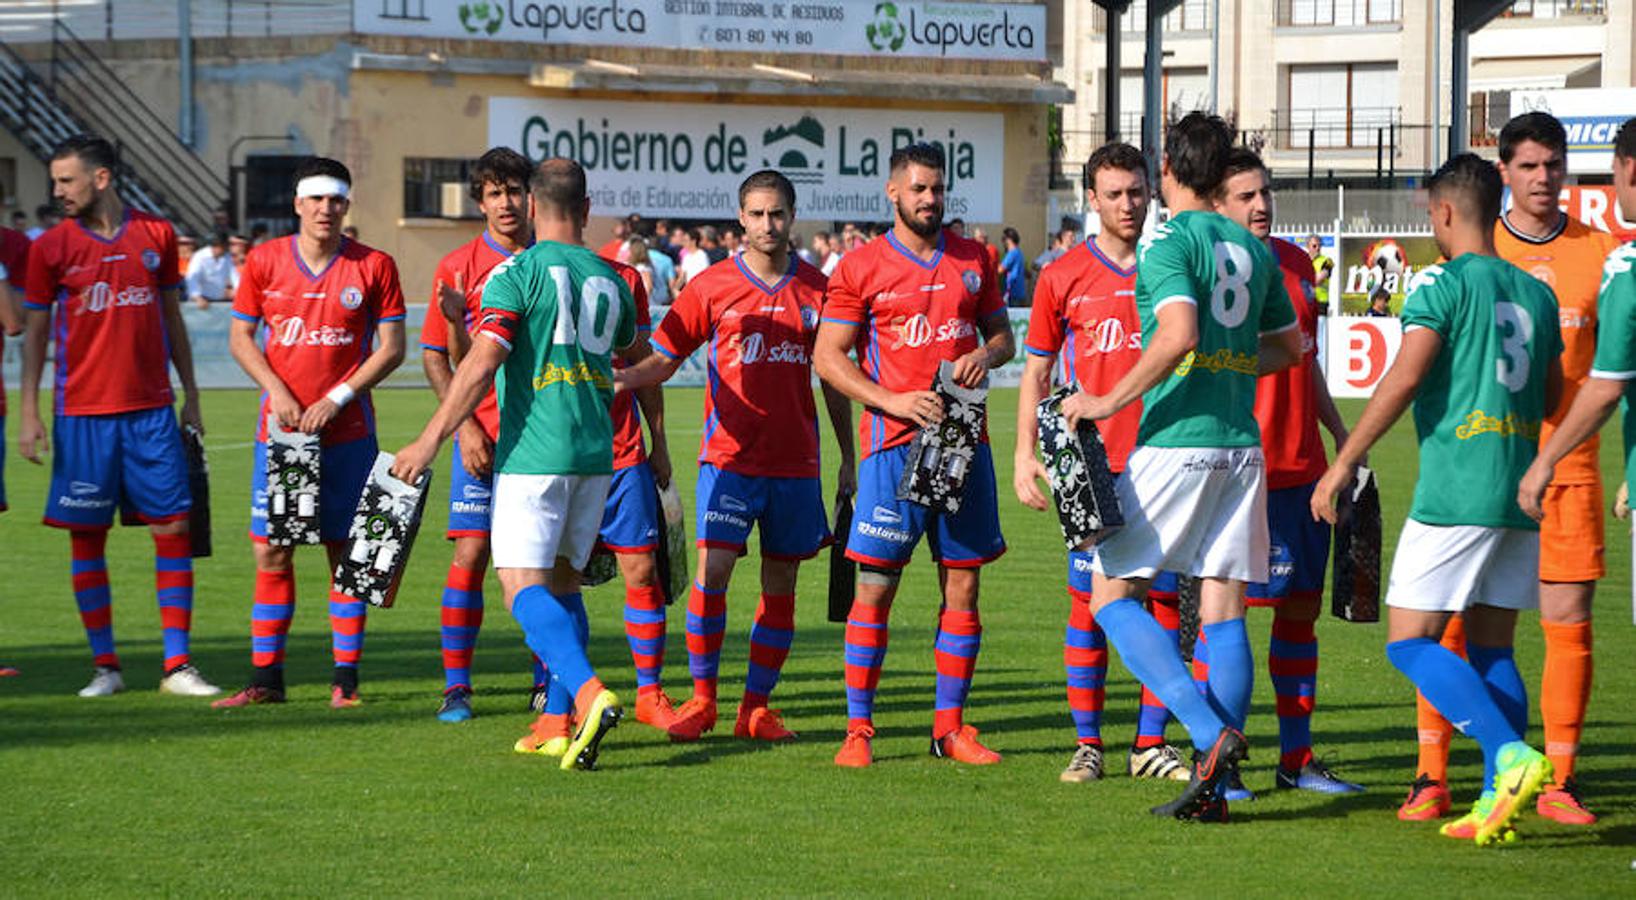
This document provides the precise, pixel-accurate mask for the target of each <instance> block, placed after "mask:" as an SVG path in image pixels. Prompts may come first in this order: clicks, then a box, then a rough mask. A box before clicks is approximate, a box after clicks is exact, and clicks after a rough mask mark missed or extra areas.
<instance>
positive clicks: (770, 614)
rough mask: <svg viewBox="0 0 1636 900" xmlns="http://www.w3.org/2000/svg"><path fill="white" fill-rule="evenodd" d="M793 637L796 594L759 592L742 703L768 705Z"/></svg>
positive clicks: (788, 653)
mask: <svg viewBox="0 0 1636 900" xmlns="http://www.w3.org/2000/svg"><path fill="white" fill-rule="evenodd" d="M794 640H795V595H794V594H779V595H774V594H762V595H761V605H760V606H757V607H756V617H755V622H754V624H752V625H751V626H750V669H749V671H748V672H746V673H745V676H744V706H745V707H746V708H752V709H753V708H755V707H758V706H766V705H767V697H768V695H770V694H772V692H773V688H775V687H777V686H778V676H779V674H780V673H781V672H783V671H784V660H786V659H788V658H789V655H790V643H791V642H792V641H794Z"/></svg>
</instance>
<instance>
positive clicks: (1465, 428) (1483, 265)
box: [1403, 253, 1562, 531]
mask: <svg viewBox="0 0 1636 900" xmlns="http://www.w3.org/2000/svg"><path fill="white" fill-rule="evenodd" d="M1417 328H1429V329H1431V330H1432V331H1435V332H1437V334H1438V335H1439V336H1440V337H1442V339H1443V349H1442V351H1441V352H1439V353H1438V354H1437V359H1436V361H1434V362H1433V363H1432V366H1431V369H1430V370H1429V371H1427V372H1426V377H1425V379H1424V380H1423V381H1421V383H1420V390H1419V392H1418V393H1416V394H1415V398H1414V428H1415V433H1416V435H1417V436H1418V437H1419V439H1420V478H1419V480H1418V481H1417V482H1416V483H1415V487H1414V503H1413V504H1412V505H1411V506H1410V507H1409V518H1411V519H1414V520H1415V521H1416V522H1421V523H1424V524H1426V525H1482V526H1486V527H1489V528H1521V529H1528V530H1535V531H1537V530H1538V529H1539V525H1538V523H1536V522H1535V521H1534V520H1533V519H1530V518H1528V516H1526V515H1524V514H1523V511H1522V507H1520V506H1518V505H1517V483H1518V482H1520V481H1521V480H1522V475H1523V473H1524V472H1526V471H1527V470H1528V465H1529V464H1530V463H1532V462H1533V461H1534V454H1535V451H1536V448H1537V446H1538V444H1539V427H1540V423H1541V422H1543V421H1544V420H1545V414H1546V413H1547V412H1548V410H1547V409H1546V408H1545V384H1546V377H1547V374H1548V372H1549V370H1550V367H1551V365H1552V363H1553V362H1554V361H1555V360H1556V358H1557V357H1558V356H1559V355H1560V354H1561V353H1562V329H1561V323H1560V321H1559V320H1558V318H1557V305H1556V296H1555V295H1554V294H1552V293H1551V289H1550V288H1548V287H1546V286H1545V285H1543V284H1541V283H1540V282H1539V281H1538V280H1536V279H1535V278H1534V277H1533V276H1531V275H1529V274H1528V273H1527V272H1524V271H1523V270H1521V269H1519V268H1517V267H1516V266H1513V265H1511V264H1510V263H1508V262H1506V261H1505V260H1503V259H1500V258H1498V257H1494V256H1480V255H1478V254H1474V253H1466V254H1463V255H1461V256H1460V257H1458V258H1456V259H1454V260H1453V261H1451V262H1446V263H1443V264H1441V265H1436V266H1427V267H1426V268H1424V269H1421V270H1420V272H1419V273H1418V274H1417V275H1416V276H1415V278H1414V281H1413V283H1412V284H1411V285H1410V287H1409V295H1408V297H1407V298H1406V299H1405V300H1404V301H1403V331H1404V333H1405V336H1407V334H1408V333H1409V332H1412V331H1414V330H1415V329H1417Z"/></svg>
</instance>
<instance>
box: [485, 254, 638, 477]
mask: <svg viewBox="0 0 1636 900" xmlns="http://www.w3.org/2000/svg"><path fill="white" fill-rule="evenodd" d="M483 309H484V310H485V311H486V310H499V311H501V312H506V313H511V314H513V315H515V316H516V317H518V319H519V321H518V322H517V323H516V325H515V327H514V328H513V329H512V330H511V334H512V338H511V355H510V356H508V357H507V358H506V361H505V363H504V365H502V366H501V367H500V370H499V372H497V373H496V374H495V376H494V389H495V393H496V396H497V397H498V399H499V403H500V439H499V441H498V442H497V443H496V445H495V450H494V471H496V472H500V473H505V474H514V475H606V474H609V473H611V472H612V471H613V424H612V421H611V419H610V418H609V416H608V407H609V405H610V404H611V403H612V402H613V364H612V360H611V354H612V352H613V351H614V350H616V349H619V348H623V347H626V346H628V345H629V344H630V343H631V342H632V341H633V340H635V338H636V303H635V299H634V298H633V297H632V295H631V289H630V286H629V285H627V284H626V283H625V281H624V279H622V278H620V277H619V275H618V274H616V273H615V272H614V270H613V269H612V268H610V267H609V266H608V264H607V263H605V262H603V261H602V260H601V259H600V258H598V257H597V255H596V254H595V253H593V252H591V251H590V250H587V249H585V248H584V247H575V246H572V245H570V244H559V243H556V242H554V241H540V242H539V243H537V244H535V245H534V246H533V247H530V248H529V249H527V250H524V251H523V252H521V253H519V254H517V255H516V256H513V257H511V258H510V259H508V260H506V261H505V262H503V263H501V264H500V265H499V266H497V267H495V269H494V272H493V274H491V275H490V276H489V279H488V283H487V284H485V285H484V287H483ZM483 328H484V331H485V332H486V333H488V332H489V329H488V328H487V326H486V325H485V326H483Z"/></svg>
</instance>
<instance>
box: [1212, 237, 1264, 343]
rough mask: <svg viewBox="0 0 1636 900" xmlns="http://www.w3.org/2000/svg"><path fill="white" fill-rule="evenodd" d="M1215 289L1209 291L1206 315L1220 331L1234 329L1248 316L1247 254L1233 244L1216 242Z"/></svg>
mask: <svg viewBox="0 0 1636 900" xmlns="http://www.w3.org/2000/svg"><path fill="white" fill-rule="evenodd" d="M1211 249H1212V250H1213V252H1214V254H1215V257H1216V285H1215V287H1213V288H1211V289H1210V315H1212V316H1214V317H1215V319H1216V321H1217V322H1220V323H1221V325H1222V327H1223V328H1237V327H1238V326H1240V325H1242V324H1244V320H1245V318H1247V317H1248V316H1249V315H1250V273H1251V272H1252V271H1253V268H1254V267H1253V264H1252V263H1251V261H1250V254H1249V251H1247V250H1245V249H1244V248H1243V247H1240V246H1239V245H1237V244H1229V243H1227V242H1226V241H1216V243H1215V246H1214V247H1212V248H1211Z"/></svg>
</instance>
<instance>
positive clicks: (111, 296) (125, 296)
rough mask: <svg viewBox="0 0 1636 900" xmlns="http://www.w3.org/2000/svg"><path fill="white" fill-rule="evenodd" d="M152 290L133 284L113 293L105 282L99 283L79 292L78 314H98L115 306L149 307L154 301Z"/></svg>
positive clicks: (112, 288) (145, 286)
mask: <svg viewBox="0 0 1636 900" xmlns="http://www.w3.org/2000/svg"><path fill="white" fill-rule="evenodd" d="M155 299H156V298H155V296H154V293H153V288H150V287H148V286H147V285H145V284H133V285H131V286H130V287H128V288H125V289H123V290H120V291H115V290H114V286H113V285H111V284H109V283H108V282H106V281H99V282H97V283H96V284H93V285H91V286H90V287H88V288H86V289H85V290H84V291H81V292H80V310H79V311H80V312H81V313H100V312H104V311H106V310H108V309H109V308H110V307H116V306H151V305H153V302H154V300H155Z"/></svg>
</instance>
